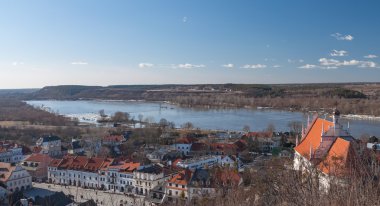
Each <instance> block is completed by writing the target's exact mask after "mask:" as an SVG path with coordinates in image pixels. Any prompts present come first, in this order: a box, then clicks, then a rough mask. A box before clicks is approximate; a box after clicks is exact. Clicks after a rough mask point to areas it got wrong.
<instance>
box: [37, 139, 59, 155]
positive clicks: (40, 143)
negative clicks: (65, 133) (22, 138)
mask: <svg viewBox="0 0 380 206" xmlns="http://www.w3.org/2000/svg"><path fill="white" fill-rule="evenodd" d="M36 146H37V148H39V149H38V150H37V151H39V153H41V154H48V155H49V156H51V157H57V156H61V155H62V143H61V138H59V137H58V136H54V135H49V136H43V137H41V138H39V139H38V140H37V142H36Z"/></svg>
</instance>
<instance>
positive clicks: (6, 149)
mask: <svg viewBox="0 0 380 206" xmlns="http://www.w3.org/2000/svg"><path fill="white" fill-rule="evenodd" d="M23 159H24V155H23V153H22V147H21V146H19V145H17V144H15V143H12V142H8V141H2V142H0V162H7V163H19V162H21V161H22V160H23Z"/></svg>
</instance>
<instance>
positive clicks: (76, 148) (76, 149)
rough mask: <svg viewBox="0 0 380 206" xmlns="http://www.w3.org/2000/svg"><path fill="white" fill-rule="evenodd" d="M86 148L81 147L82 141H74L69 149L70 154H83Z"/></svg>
mask: <svg viewBox="0 0 380 206" xmlns="http://www.w3.org/2000/svg"><path fill="white" fill-rule="evenodd" d="M83 153H84V148H83V147H82V146H81V145H80V140H77V139H72V140H71V144H70V147H69V148H68V154H77V155H80V154H83Z"/></svg>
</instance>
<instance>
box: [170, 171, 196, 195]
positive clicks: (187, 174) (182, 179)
mask: <svg viewBox="0 0 380 206" xmlns="http://www.w3.org/2000/svg"><path fill="white" fill-rule="evenodd" d="M191 177H192V172H191V171H190V170H183V171H181V172H180V173H178V174H176V175H174V176H173V177H172V178H170V179H169V180H168V181H167V183H166V194H167V197H168V200H169V201H171V200H172V199H173V198H181V199H188V198H189V192H188V184H189V183H190V180H191Z"/></svg>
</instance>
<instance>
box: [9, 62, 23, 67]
mask: <svg viewBox="0 0 380 206" xmlns="http://www.w3.org/2000/svg"><path fill="white" fill-rule="evenodd" d="M19 65H24V62H12V66H19Z"/></svg>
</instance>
